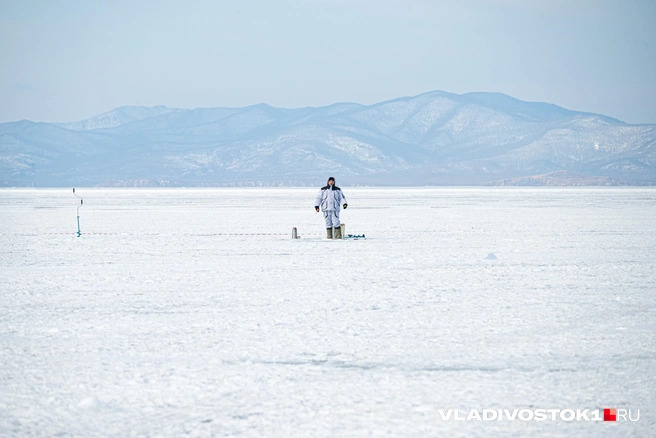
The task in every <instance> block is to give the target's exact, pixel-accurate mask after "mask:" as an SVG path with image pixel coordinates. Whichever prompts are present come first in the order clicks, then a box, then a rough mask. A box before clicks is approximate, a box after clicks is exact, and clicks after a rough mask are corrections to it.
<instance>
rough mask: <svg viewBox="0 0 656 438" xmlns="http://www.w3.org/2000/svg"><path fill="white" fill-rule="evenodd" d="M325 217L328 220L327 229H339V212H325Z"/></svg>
mask: <svg viewBox="0 0 656 438" xmlns="http://www.w3.org/2000/svg"><path fill="white" fill-rule="evenodd" d="M323 217H324V219H326V228H333V227H339V225H340V224H339V210H324V211H323Z"/></svg>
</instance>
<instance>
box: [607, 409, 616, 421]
mask: <svg viewBox="0 0 656 438" xmlns="http://www.w3.org/2000/svg"><path fill="white" fill-rule="evenodd" d="M604 421H617V411H616V410H615V409H604Z"/></svg>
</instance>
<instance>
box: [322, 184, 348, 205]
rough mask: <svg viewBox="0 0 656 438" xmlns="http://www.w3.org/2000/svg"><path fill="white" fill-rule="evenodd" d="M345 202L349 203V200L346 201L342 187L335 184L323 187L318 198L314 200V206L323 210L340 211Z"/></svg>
mask: <svg viewBox="0 0 656 438" xmlns="http://www.w3.org/2000/svg"><path fill="white" fill-rule="evenodd" d="M343 204H348V202H346V197H345V196H344V193H342V189H340V188H339V187H337V186H336V185H335V184H333V185H332V186H330V185H328V186H325V187H321V190H319V194H318V195H317V199H316V201H314V206H315V207H321V210H322V211H332V210H337V211H339V209H340V208H341V206H342V205H343Z"/></svg>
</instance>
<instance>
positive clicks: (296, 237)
mask: <svg viewBox="0 0 656 438" xmlns="http://www.w3.org/2000/svg"><path fill="white" fill-rule="evenodd" d="M298 238H299V237H298V230H297V229H296V227H294V228H292V239H298Z"/></svg>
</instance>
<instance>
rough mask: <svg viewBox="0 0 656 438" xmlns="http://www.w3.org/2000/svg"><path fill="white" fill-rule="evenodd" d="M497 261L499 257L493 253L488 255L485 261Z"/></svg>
mask: <svg viewBox="0 0 656 438" xmlns="http://www.w3.org/2000/svg"><path fill="white" fill-rule="evenodd" d="M496 259H497V256H495V255H494V253H493V252H491V253H489V254H488V255H487V257H485V259H484V260H496Z"/></svg>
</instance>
